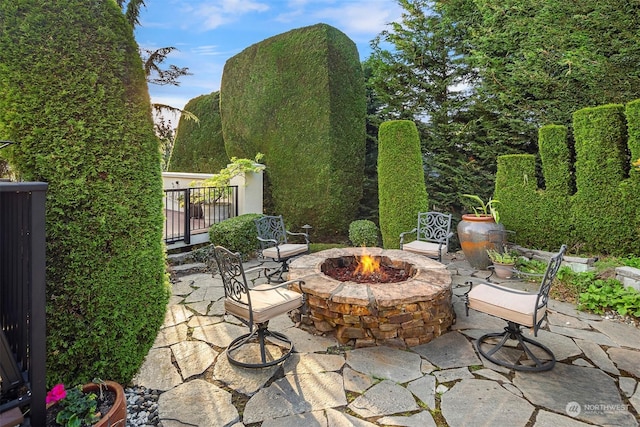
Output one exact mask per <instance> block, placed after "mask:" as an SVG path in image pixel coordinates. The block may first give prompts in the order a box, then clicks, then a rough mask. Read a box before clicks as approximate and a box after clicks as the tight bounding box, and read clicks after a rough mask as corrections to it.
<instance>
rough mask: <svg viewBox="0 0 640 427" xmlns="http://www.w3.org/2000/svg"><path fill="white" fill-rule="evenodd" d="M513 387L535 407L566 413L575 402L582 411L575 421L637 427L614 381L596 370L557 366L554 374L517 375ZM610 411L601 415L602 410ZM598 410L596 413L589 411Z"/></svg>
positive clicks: (525, 373)
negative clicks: (601, 408) (604, 407)
mask: <svg viewBox="0 0 640 427" xmlns="http://www.w3.org/2000/svg"><path fill="white" fill-rule="evenodd" d="M513 384H514V385H515V386H516V387H518V388H519V389H520V390H522V392H523V393H524V395H525V397H526V398H527V399H528V400H529V401H530V402H532V403H533V404H534V405H539V406H542V407H545V408H548V409H551V410H552V411H554V412H557V413H566V411H567V407H568V405H571V404H573V403H575V404H577V405H579V406H580V407H581V408H582V409H581V410H580V411H579V413H577V414H576V415H575V418H577V419H580V420H583V421H586V422H590V423H595V424H599V425H604V424H615V425H624V426H630V425H634V424H633V422H634V417H633V415H632V414H630V413H629V412H628V411H627V410H626V409H623V408H626V406H625V405H624V402H623V401H622V399H621V397H620V392H619V391H618V388H617V387H616V384H615V381H614V380H613V379H612V378H611V377H610V376H608V375H607V374H605V373H604V372H602V371H601V370H599V369H595V368H583V367H580V366H572V365H565V364H563V363H557V364H556V366H555V367H554V368H553V369H552V370H551V371H546V372H532V373H530V372H516V375H515V378H514V379H513ZM601 406H606V407H607V409H605V410H603V411H604V412H602V413H601V411H600V407H601ZM595 407H597V408H598V409H597V410H590V408H595Z"/></svg>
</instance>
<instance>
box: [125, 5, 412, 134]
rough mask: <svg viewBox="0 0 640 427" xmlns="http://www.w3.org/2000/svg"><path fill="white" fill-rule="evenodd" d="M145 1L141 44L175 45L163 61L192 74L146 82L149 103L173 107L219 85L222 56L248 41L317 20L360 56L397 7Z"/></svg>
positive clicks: (393, 18) (398, 10)
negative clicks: (164, 82)
mask: <svg viewBox="0 0 640 427" xmlns="http://www.w3.org/2000/svg"><path fill="white" fill-rule="evenodd" d="M146 4H147V6H146V7H145V8H143V9H142V10H141V13H140V22H141V25H140V27H138V28H137V29H136V40H137V41H138V44H139V45H140V47H142V48H146V49H157V48H160V47H166V46H174V47H176V48H177V49H178V50H179V51H176V52H173V53H172V54H171V55H170V56H169V58H168V61H167V62H168V63H169V64H175V65H177V66H179V67H188V68H189V71H190V72H191V73H193V75H191V76H185V77H182V78H181V79H180V82H181V84H180V86H179V87H175V86H165V87H161V86H156V85H149V92H150V95H151V100H152V102H156V103H163V104H169V105H172V106H174V107H178V108H182V107H184V105H185V103H186V102H187V101H189V100H190V99H192V98H195V97H196V96H199V95H204V94H208V93H211V92H213V91H216V90H218V89H220V80H221V77H222V69H223V67H224V64H225V62H226V61H227V59H229V58H231V57H232V56H234V55H236V54H238V53H239V52H241V51H242V50H244V49H245V48H247V47H249V46H251V45H252V44H255V43H258V42H260V41H262V40H264V39H266V38H269V37H271V36H274V35H276V34H281V33H284V32H286V31H289V30H291V29H294V28H300V27H305V26H308V25H314V24H317V23H320V22H322V23H326V24H329V25H332V26H334V27H336V28H338V29H339V30H341V31H342V32H344V33H345V34H346V35H347V36H349V38H350V39H351V40H353V41H354V42H355V43H356V45H357V47H358V52H359V53H360V59H361V60H364V59H366V57H368V56H369V53H370V47H369V42H370V41H371V40H372V39H373V38H374V37H375V36H376V35H378V34H379V33H380V32H381V31H382V30H384V29H385V28H386V26H387V24H388V23H390V22H393V21H397V20H398V19H399V17H400V15H401V12H402V10H401V8H400V7H399V6H398V4H397V3H396V1H395V0H147V1H146ZM172 121H173V120H172ZM175 124H177V123H175Z"/></svg>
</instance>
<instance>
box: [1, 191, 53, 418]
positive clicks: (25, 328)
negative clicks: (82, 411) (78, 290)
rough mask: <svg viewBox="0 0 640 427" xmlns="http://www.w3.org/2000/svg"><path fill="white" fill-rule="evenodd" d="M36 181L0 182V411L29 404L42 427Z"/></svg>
mask: <svg viewBox="0 0 640 427" xmlns="http://www.w3.org/2000/svg"><path fill="white" fill-rule="evenodd" d="M46 190H47V184H46V183H41V182H37V183H34V182H0V327H1V331H0V336H1V338H0V362H1V366H0V368H1V369H0V371H1V372H2V387H1V391H2V395H1V398H0V412H4V411H7V410H10V409H12V408H15V407H21V408H24V407H25V406H27V405H29V406H30V409H29V413H28V416H29V418H28V419H27V420H26V421H25V424H23V425H32V426H42V425H45V395H46V382H45V376H46V368H45V361H46V321H45V265H46V264H45V197H46Z"/></svg>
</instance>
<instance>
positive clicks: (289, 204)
mask: <svg viewBox="0 0 640 427" xmlns="http://www.w3.org/2000/svg"><path fill="white" fill-rule="evenodd" d="M220 113H221V116H222V129H223V133H224V140H225V145H226V148H227V154H228V155H229V156H230V157H239V158H253V157H255V155H256V153H258V152H260V153H264V155H265V156H264V163H265V165H266V166H267V168H266V170H265V179H266V182H268V183H269V184H270V191H271V194H270V197H269V195H268V194H267V195H266V196H265V200H271V202H272V206H273V207H272V210H273V212H269V213H273V214H282V215H283V217H284V219H285V221H286V222H287V228H288V229H291V230H292V231H295V230H296V229H299V227H300V226H302V225H304V224H310V225H312V226H313V230H312V239H313V240H315V241H322V240H334V239H335V238H336V236H344V237H346V235H347V230H348V228H349V224H350V222H351V221H352V220H353V219H354V218H355V216H356V214H357V210H358V206H359V201H360V198H361V197H362V182H363V174H364V156H365V114H366V100H365V88H364V77H363V73H362V68H361V66H360V60H359V56H358V51H357V48H356V46H355V44H354V43H353V41H351V40H350V39H349V38H348V37H347V36H346V35H345V34H344V33H342V32H341V31H339V30H337V29H336V28H333V27H331V26H329V25H326V24H317V25H313V26H310V27H304V28H299V29H295V30H292V31H289V32H287V33H284V34H280V35H277V36H274V37H271V38H269V39H266V40H264V41H262V42H260V43H257V44H255V45H252V46H250V47H248V48H247V49H245V50H244V51H242V52H241V53H239V54H238V55H236V56H234V57H232V58H230V59H229V60H228V61H227V62H226V64H225V66H224V72H223V74H222V82H221V87H220Z"/></svg>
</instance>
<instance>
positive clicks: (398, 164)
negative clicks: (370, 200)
mask: <svg viewBox="0 0 640 427" xmlns="http://www.w3.org/2000/svg"><path fill="white" fill-rule="evenodd" d="M378 197H379V212H380V232H381V234H382V245H383V247H384V248H386V249H398V248H399V247H400V233H402V232H404V231H409V230H411V229H413V228H415V227H416V225H417V224H418V212H425V211H427V209H428V207H429V200H428V195H427V189H426V187H425V183H424V172H423V166H422V154H421V152H420V135H419V134H418V128H417V127H416V125H415V123H414V122H412V121H409V120H394V121H388V122H384V123H382V124H381V125H380V129H379V131H378Z"/></svg>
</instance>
